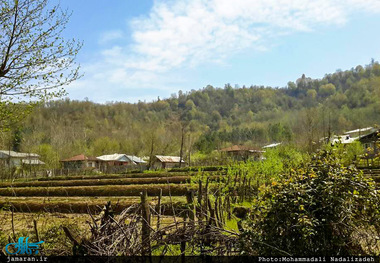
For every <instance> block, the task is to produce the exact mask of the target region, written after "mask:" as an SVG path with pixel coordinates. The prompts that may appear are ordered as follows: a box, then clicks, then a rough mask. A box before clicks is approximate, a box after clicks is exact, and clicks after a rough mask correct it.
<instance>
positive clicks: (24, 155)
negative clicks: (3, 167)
mask: <svg viewBox="0 0 380 263" xmlns="http://www.w3.org/2000/svg"><path fill="white" fill-rule="evenodd" d="M0 153H2V155H5V156H7V157H6V158H8V157H13V158H39V157H40V156H39V155H38V154H36V153H20V152H15V151H8V150H0ZM0 158H1V155H0Z"/></svg>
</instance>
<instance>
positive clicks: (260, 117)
mask: <svg viewBox="0 0 380 263" xmlns="http://www.w3.org/2000/svg"><path fill="white" fill-rule="evenodd" d="M379 67H380V66H379V64H378V63H377V62H374V63H371V64H370V65H368V66H361V67H357V68H354V69H352V70H347V71H337V72H335V73H333V74H327V75H326V76H325V77H324V78H322V79H316V80H313V79H310V78H308V77H306V76H303V77H301V78H300V79H298V80H297V81H295V82H294V83H292V82H291V83H289V85H288V87H286V88H281V89H276V88H271V87H263V86H250V87H242V88H232V87H231V86H230V85H226V87H225V88H214V87H212V86H207V87H205V88H204V89H201V90H193V91H191V92H179V93H178V94H174V95H172V96H171V97H170V98H168V99H164V100H157V101H153V102H149V103H146V102H141V101H140V102H138V103H136V104H131V103H121V102H118V103H107V104H96V103H93V102H91V101H72V100H69V99H66V100H59V101H54V102H47V103H41V104H40V105H39V107H37V109H36V111H35V112H34V114H33V115H30V117H29V118H28V120H27V121H26V122H25V123H24V124H23V126H24V127H23V133H24V134H23V138H24V141H23V142H22V145H21V148H22V149H25V150H26V151H28V150H30V146H31V145H39V144H50V145H51V146H52V147H53V148H54V149H57V151H58V152H59V156H60V158H61V159H63V158H67V157H71V156H73V155H77V154H80V153H86V154H88V155H97V154H101V153H103V152H108V150H104V149H109V147H99V150H98V149H95V148H97V147H95V146H94V145H95V144H98V143H100V142H99V140H100V141H102V140H103V139H101V138H105V137H109V138H110V139H111V140H112V141H113V143H112V147H115V148H114V149H113V150H112V151H111V153H115V152H116V151H117V150H120V151H121V152H125V153H130V154H134V155H140V156H150V155H151V153H152V154H153V155H155V154H162V155H176V156H179V150H180V145H181V125H182V124H183V123H181V122H186V125H187V129H186V134H185V138H184V147H183V152H184V159H186V160H188V155H189V153H190V154H191V156H194V155H193V153H194V152H197V151H200V152H201V153H202V154H206V155H210V156H213V154H214V153H213V151H214V150H217V149H221V148H224V147H228V146H230V145H233V144H244V145H252V146H263V145H266V144H270V143H273V142H281V141H282V142H288V141H291V143H292V144H295V145H297V147H298V148H300V149H307V150H308V151H313V150H315V149H316V148H318V141H319V139H320V138H322V137H326V136H327V134H328V133H334V134H341V133H342V132H343V131H345V130H349V129H357V128H359V127H368V126H373V125H374V124H375V123H377V122H378V121H379V118H378V116H379V113H380V104H379V101H380V73H379V70H378V69H379ZM334 89H335V91H334ZM9 105H11V104H9ZM20 107H21V106H20ZM11 108H12V107H9V109H8V110H9V112H10V111H11ZM0 115H1V107H0ZM13 116H19V115H18V113H17V112H16V111H15V112H14V114H13ZM363 116H365V118H364V117H363ZM100 144H102V143H100ZM116 144H118V146H116ZM109 150H111V149H109ZM200 157H202V156H200ZM198 159H200V160H202V159H207V158H198ZM210 159H211V158H210ZM207 165H208V164H207Z"/></svg>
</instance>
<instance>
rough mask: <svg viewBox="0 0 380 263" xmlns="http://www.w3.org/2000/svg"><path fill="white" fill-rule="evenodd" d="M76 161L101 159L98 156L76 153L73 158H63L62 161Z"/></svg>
mask: <svg viewBox="0 0 380 263" xmlns="http://www.w3.org/2000/svg"><path fill="white" fill-rule="evenodd" d="M75 161H100V160H99V159H98V158H96V157H88V156H86V155H84V154H79V155H75V156H73V157H71V158H68V159H64V160H61V162H75Z"/></svg>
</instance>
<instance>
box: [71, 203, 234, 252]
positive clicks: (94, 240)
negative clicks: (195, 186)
mask: <svg viewBox="0 0 380 263" xmlns="http://www.w3.org/2000/svg"><path fill="white" fill-rule="evenodd" d="M146 208H147V209H148V210H149V211H146V210H145V212H144V209H146ZM156 208H157V207H151V206H149V205H148V206H147V207H144V203H141V204H136V205H134V206H131V207H129V208H128V209H126V210H124V211H123V212H122V213H121V214H120V215H118V216H115V215H114V214H113V212H112V208H111V204H110V202H109V203H108V204H107V205H106V206H105V207H104V209H103V211H102V213H101V214H100V215H99V216H97V217H94V216H92V215H91V218H92V222H88V223H89V224H90V227H91V237H89V238H84V239H82V240H81V241H77V240H76V239H75V238H73V236H72V235H71V234H70V231H69V230H68V229H65V232H66V235H67V236H68V237H69V238H70V239H71V240H72V242H73V243H74V253H77V254H78V255H80V254H82V255H98V256H116V255H123V256H138V255H152V254H153V255H173V251H172V249H173V246H177V254H178V246H179V247H180V251H181V252H180V254H182V255H185V254H186V255H200V254H202V255H235V254H236V253H238V248H237V244H238V233H235V232H232V231H229V230H225V229H223V228H221V227H218V226H217V225H216V224H213V222H215V220H216V219H213V220H208V221H207V222H206V221H201V220H193V219H189V217H188V216H187V214H188V211H186V210H184V211H182V213H181V215H173V218H172V221H173V223H170V224H166V225H165V224H163V223H160V212H161V211H156ZM152 214H155V215H157V225H156V226H154V227H153V226H152V224H151V215H152ZM204 218H206V217H204Z"/></svg>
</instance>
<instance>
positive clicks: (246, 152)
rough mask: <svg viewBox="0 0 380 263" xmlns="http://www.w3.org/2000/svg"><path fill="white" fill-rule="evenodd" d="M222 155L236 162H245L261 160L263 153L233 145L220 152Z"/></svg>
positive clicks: (258, 150)
mask: <svg viewBox="0 0 380 263" xmlns="http://www.w3.org/2000/svg"><path fill="white" fill-rule="evenodd" d="M220 151H221V152H222V154H225V155H226V156H227V157H230V158H232V159H234V160H236V161H247V160H248V159H254V160H261V159H262V158H263V153H264V151H262V150H260V149H258V148H254V147H247V146H243V145H234V146H231V147H227V148H223V149H221V150H220Z"/></svg>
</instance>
